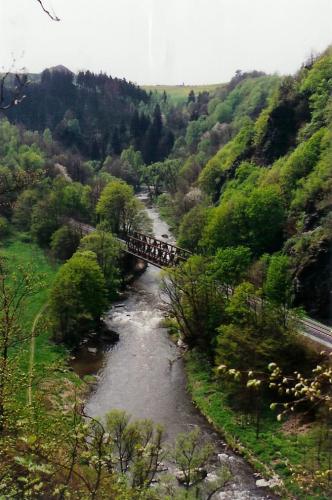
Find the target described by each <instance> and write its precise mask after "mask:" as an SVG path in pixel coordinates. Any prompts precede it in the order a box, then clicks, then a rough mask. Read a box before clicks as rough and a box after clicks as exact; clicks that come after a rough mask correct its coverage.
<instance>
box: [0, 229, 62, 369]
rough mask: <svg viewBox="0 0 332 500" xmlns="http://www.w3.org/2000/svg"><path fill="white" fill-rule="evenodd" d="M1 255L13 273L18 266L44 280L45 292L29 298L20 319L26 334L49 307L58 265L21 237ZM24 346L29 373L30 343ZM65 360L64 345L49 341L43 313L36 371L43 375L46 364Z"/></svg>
mask: <svg viewBox="0 0 332 500" xmlns="http://www.w3.org/2000/svg"><path fill="white" fill-rule="evenodd" d="M0 254H1V255H4V256H5V257H7V259H8V261H7V265H8V268H9V270H10V271H12V272H14V271H15V270H16V269H17V267H18V266H23V267H24V268H25V269H29V270H30V271H31V272H32V273H33V274H36V275H37V274H38V275H39V274H40V275H41V277H42V281H43V287H42V289H41V290H40V292H39V293H37V294H36V295H33V296H32V297H29V299H28V300H27V302H26V304H25V307H24V311H23V314H22V317H21V327H22V329H23V330H24V331H25V332H27V333H29V332H31V329H32V326H33V323H34V320H35V318H36V316H37V315H38V313H39V312H40V311H41V310H42V309H43V308H44V307H45V305H46V304H47V300H48V296H49V291H50V287H51V285H52V282H53V280H54V277H55V274H56V272H57V267H58V266H57V265H55V264H52V263H51V262H50V261H49V259H48V258H47V257H46V256H45V254H44V252H43V251H42V250H41V249H40V248H39V247H38V246H37V245H36V244H35V243H30V242H26V241H25V240H24V237H22V235H20V234H18V235H16V234H15V235H13V236H12V237H11V238H10V239H9V240H7V241H6V242H5V244H3V245H2V247H0ZM21 347H23V349H22V351H21V355H22V358H21V366H22V368H23V369H24V371H26V370H28V363H29V357H30V348H31V344H30V341H29V342H27V343H26V344H25V345H24V346H21ZM66 357H67V350H66V349H65V348H64V347H63V346H58V345H55V344H54V343H52V342H51V341H50V332H49V328H48V326H47V323H45V315H44V314H41V315H40V319H39V321H38V325H36V339H35V354H34V369H35V371H36V372H42V371H43V368H44V365H45V364H48V365H49V364H52V363H55V362H60V363H61V362H62V361H63V359H64V358H66Z"/></svg>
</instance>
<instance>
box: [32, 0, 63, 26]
mask: <svg viewBox="0 0 332 500" xmlns="http://www.w3.org/2000/svg"><path fill="white" fill-rule="evenodd" d="M37 2H38V3H39V5H40V6H41V8H42V9H43V11H44V12H45V14H47V15H48V17H49V18H50V19H52V21H60V18H59V17H58V16H56V15H55V14H51V12H50V11H49V10H47V9H46V8H45V6H44V4H43V2H42V0H37Z"/></svg>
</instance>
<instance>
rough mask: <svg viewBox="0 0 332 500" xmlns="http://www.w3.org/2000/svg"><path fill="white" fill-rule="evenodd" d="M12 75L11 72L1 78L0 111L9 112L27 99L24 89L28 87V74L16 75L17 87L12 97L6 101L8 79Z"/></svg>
mask: <svg viewBox="0 0 332 500" xmlns="http://www.w3.org/2000/svg"><path fill="white" fill-rule="evenodd" d="M9 75H10V73H9V71H7V73H5V74H4V75H3V76H2V77H1V78H0V111H7V110H8V109H10V108H12V107H14V106H17V104H19V103H20V102H22V101H23V99H24V98H25V95H24V88H25V87H26V86H27V85H28V77H27V75H26V74H22V75H19V74H18V73H16V74H15V86H14V89H13V91H12V95H11V96H10V97H9V98H8V100H7V99H6V95H5V94H6V79H7V78H8V76H9Z"/></svg>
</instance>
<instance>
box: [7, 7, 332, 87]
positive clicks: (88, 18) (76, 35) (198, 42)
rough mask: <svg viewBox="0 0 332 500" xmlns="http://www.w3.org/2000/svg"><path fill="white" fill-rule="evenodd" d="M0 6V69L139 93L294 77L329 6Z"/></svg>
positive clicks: (319, 41) (318, 39)
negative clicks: (105, 79)
mask: <svg viewBox="0 0 332 500" xmlns="http://www.w3.org/2000/svg"><path fill="white" fill-rule="evenodd" d="M44 3H45V6H47V7H53V9H54V11H55V12H56V14H57V15H58V16H59V17H60V18H61V22H58V23H57V22H52V21H51V20H49V19H48V18H47V16H46V15H45V14H43V13H42V11H41V9H40V7H39V6H38V3H37V0H0V37H1V39H0V67H4V68H8V67H10V65H11V61H12V59H13V56H14V57H15V59H16V60H17V62H16V67H17V68H20V67H22V66H25V67H26V68H27V69H28V70H29V71H30V72H39V71H41V70H42V69H44V68H45V67H49V66H54V65H58V64H63V65H65V66H67V67H68V68H70V69H72V70H73V71H77V70H79V69H90V70H93V71H100V70H103V71H106V72H107V73H111V74H112V75H113V76H119V77H125V78H127V79H130V80H133V81H135V82H137V83H140V84H143V83H145V84H157V83H158V84H181V83H183V82H185V83H186V84H199V83H220V82H224V81H227V80H229V79H230V78H231V77H232V76H233V74H234V72H235V70H237V69H242V70H251V69H257V70H263V71H266V72H279V73H281V74H285V73H293V72H295V71H296V70H297V68H298V67H299V66H300V64H301V63H302V62H303V60H304V59H305V58H306V57H307V56H308V55H309V54H310V52H311V51H321V50H323V49H325V48H326V47H327V45H329V44H330V43H331V42H332V0H45V1H44Z"/></svg>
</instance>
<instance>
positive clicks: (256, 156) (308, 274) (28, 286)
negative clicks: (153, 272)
mask: <svg viewBox="0 0 332 500" xmlns="http://www.w3.org/2000/svg"><path fill="white" fill-rule="evenodd" d="M331 91H332V51H331V49H330V48H328V49H327V50H326V51H325V52H324V53H322V54H320V55H319V56H317V57H312V58H310V59H309V60H308V61H306V62H305V63H304V64H303V65H302V67H301V68H300V69H299V71H298V72H297V73H296V74H295V75H294V76H286V77H280V76H277V75H266V74H264V73H262V72H258V71H252V72H241V71H238V72H237V73H236V74H235V76H234V77H233V78H232V80H231V81H230V82H229V83H227V84H223V85H220V86H218V87H217V88H216V89H214V90H211V89H210V90H209V91H205V90H200V91H199V92H198V93H197V92H196V93H195V91H194V90H192V91H190V93H189V94H188V95H187V96H186V97H185V98H183V99H173V98H172V95H171V94H167V93H166V92H162V93H160V92H158V91H155V92H152V91H150V92H149V93H147V92H146V91H144V90H143V89H141V88H140V87H138V86H136V85H134V84H132V83H130V82H127V81H126V80H120V79H117V78H113V77H111V76H108V75H106V74H94V73H91V72H89V71H87V72H80V73H78V74H77V75H74V74H73V73H72V72H70V71H69V70H67V69H66V68H64V67H62V66H58V67H55V68H50V69H47V70H45V71H44V72H43V73H42V74H41V75H40V76H38V77H35V78H34V79H33V81H31V82H30V83H29V84H28V85H27V87H26V89H25V94H26V97H25V99H24V100H23V101H22V102H20V103H19V104H18V105H17V106H13V107H12V108H11V109H9V110H8V111H7V112H6V116H4V117H3V118H1V120H0V238H1V241H2V245H3V256H2V257H1V261H0V266H1V270H0V275H1V277H0V285H1V286H0V288H1V290H0V296H1V304H2V312H1V313H0V321H1V326H0V331H1V342H0V439H1V450H0V452H1V456H2V465H0V496H1V495H4V496H3V497H4V498H123V499H125V498H151V499H152V498H179V499H180V498H195V496H194V495H195V493H194V488H192V486H193V485H197V484H199V483H200V481H202V477H201V474H200V471H201V469H202V467H203V466H204V464H205V462H206V460H207V458H208V456H209V454H210V453H211V450H210V449H209V447H208V446H205V447H204V446H200V447H199V446H198V441H199V439H198V435H197V434H196V433H195V432H193V433H189V434H188V435H187V436H179V438H178V441H177V443H176V445H175V448H174V449H173V450H172V451H171V452H170V455H171V456H172V458H173V460H174V461H175V463H176V464H177V466H178V467H179V468H180V469H181V471H182V472H183V476H184V478H182V479H183V480H182V483H183V484H184V489H183V488H182V489H181V488H180V489H172V488H173V486H172V488H171V487H170V486H169V488H168V489H167V488H166V486H165V484H163V485H162V486H160V487H159V486H158V487H157V488H150V486H151V484H152V483H153V482H154V480H155V477H156V474H158V467H159V465H160V461H161V456H162V455H163V452H164V450H163V446H162V444H161V443H162V432H161V430H160V429H159V428H158V427H157V426H155V425H154V424H152V423H151V422H134V423H133V422H129V417H128V416H127V415H125V414H124V413H121V412H116V411H114V412H113V413H111V414H109V415H108V416H107V421H106V423H105V425H102V424H101V423H100V422H99V421H97V420H94V419H90V420H89V419H88V418H87V416H86V415H84V413H82V412H80V411H78V407H81V397H82V393H83V392H84V390H85V389H84V387H82V385H83V383H82V382H79V381H77V380H76V379H75V377H74V375H72V374H69V375H66V373H67V374H68V367H67V365H66V355H67V354H66V353H68V351H66V349H67V348H68V347H69V348H73V347H75V346H77V345H78V344H79V343H80V342H81V341H82V339H84V338H85V336H86V335H88V334H89V333H91V331H94V330H102V329H103V328H104V326H103V324H102V321H101V317H102V315H103V313H104V312H105V311H106V310H107V307H108V305H109V304H110V302H111V301H114V300H115V299H116V298H117V297H118V296H119V293H120V292H121V290H123V287H124V286H125V285H124V284H125V281H126V278H125V275H126V273H127V272H128V267H129V265H130V262H129V261H128V258H127V257H126V256H125V253H124V249H123V246H122V244H121V242H120V241H119V240H118V239H117V236H118V235H120V234H122V233H123V232H124V231H128V230H133V229H134V230H138V231H144V232H146V233H150V232H151V222H150V221H149V220H148V218H147V216H146V213H145V210H144V205H143V204H142V203H141V201H139V200H138V199H137V197H136V196H135V193H137V192H138V191H139V190H140V189H141V188H142V187H145V188H146V189H148V191H149V194H150V197H151V200H153V201H154V203H155V204H156V205H157V206H158V208H159V210H160V213H161V214H162V216H163V217H164V218H165V219H166V220H167V222H168V224H169V225H170V226H171V228H172V231H173V232H174V234H175V235H176V237H177V243H178V245H179V246H180V247H183V248H185V249H188V250H190V252H192V254H193V255H192V256H191V257H190V258H189V259H188V260H187V261H186V262H185V263H183V264H181V265H179V266H177V267H174V268H172V269H169V270H167V271H165V272H164V275H163V280H162V287H163V291H164V293H165V294H166V295H167V297H168V315H167V319H166V323H167V326H168V328H169V331H170V333H171V335H172V336H173V337H174V338H176V339H180V340H181V342H184V344H185V345H186V346H187V347H188V353H187V354H186V356H187V358H186V359H187V369H188V377H189V386H190V390H191V392H192V394H193V398H194V399H195V401H196V403H197V405H198V406H199V407H200V409H201V410H202V411H203V413H205V414H206V415H207V416H208V418H209V419H211V420H212V421H213V422H214V423H215V425H216V427H218V426H219V428H223V431H224V432H225V434H232V435H233V445H234V447H235V448H237V449H241V446H240V445H239V442H238V441H239V439H240V440H241V441H244V442H245V446H244V448H245V447H246V448H247V450H249V452H248V453H247V458H248V456H249V455H250V457H251V454H252V450H254V451H253V453H254V454H255V453H256V454H257V456H258V457H259V460H261V462H262V463H266V462H269V461H273V460H274V463H273V464H272V465H273V468H274V472H273V473H277V474H280V476H281V478H282V480H283V481H284V483H283V485H282V487H280V484H278V486H279V487H280V489H279V493H280V494H281V495H284V497H285V498H286V493H285V491H286V490H288V492H289V491H290V492H291V493H292V494H293V495H297V497H298V498H322V499H324V498H329V496H330V493H331V470H330V469H331V466H330V464H331V456H332V444H331V443H332V434H331V412H330V410H331V368H330V367H329V366H330V365H329V363H328V361H327V355H326V354H325V353H322V354H321V355H319V354H318V353H317V349H312V347H308V345H307V344H306V343H305V342H304V341H303V339H302V338H301V337H300V336H299V335H298V333H297V332H298V321H299V318H301V317H302V316H303V315H309V316H311V317H313V318H316V319H319V320H320V321H323V322H325V323H327V324H330V323H331V294H332V279H331V271H330V269H331V262H332V219H331V205H332V184H331V179H332V141H331V133H332V131H331V126H332V98H331ZM6 92H8V94H9V95H10V93H11V92H12V88H11V85H10V83H9V84H8V86H7V87H6ZM79 223H86V224H90V225H92V226H94V227H95V228H96V231H94V232H93V233H91V234H88V235H85V236H83V235H82V233H80V230H79ZM25 244H28V245H30V247H31V248H33V249H34V250H33V252H34V260H35V262H36V264H37V267H38V262H39V267H40V268H45V269H46V273H40V272H39V271H38V269H37V268H36V269H29V266H28V268H27V267H26V265H27V262H26V261H25V260H24V259H25V257H24V251H23V248H25V247H24V245H25ZM13 249H14V250H13ZM13 252H14V253H13ZM45 256H46V257H45ZM13 257H15V258H13ZM43 259H46V260H45V261H44V260H43ZM42 262H43V264H41V263H42ZM50 263H51V264H52V265H50ZM43 289H47V290H48V292H47V297H44V302H45V304H47V305H46V306H45V307H46V312H45V314H43V317H44V316H45V319H44V320H43V324H42V326H41V327H40V329H41V331H42V333H40V337H39V339H40V340H39V342H40V346H39V348H40V352H41V353H42V355H41V357H40V359H39V358H38V361H37V362H36V366H35V367H34V369H33V370H32V369H31V366H30V365H29V357H28V354H27V352H28V347H27V343H29V342H30V341H31V338H34V331H35V322H34V321H32V319H33V318H35V317H37V316H38V315H37V316H35V314H37V312H38V310H35V314H33V318H31V317H29V314H28V313H27V311H29V307H30V308H31V305H30V306H29V304H31V303H33V298H34V297H35V296H36V295H37V294H38V293H39V294H40V292H41V290H43ZM38 300H39V299H38ZM31 301H32V302H31ZM40 306H42V304H40ZM43 346H44V347H43ZM64 346H66V347H64ZM43 349H45V352H44V351H43ZM318 363H319V364H318ZM28 366H30V368H29V369H28V368H27V367H28ZM294 372H295V374H296V375H295V381H294V380H293V379H294ZM44 379H46V380H48V379H49V381H46V382H45V380H44ZM23 388H24V391H23ZM65 389H66V390H65ZM25 391H27V394H28V399H29V404H28V405H26V404H25V395H24V394H23V392H24V393H25ZM57 391H58V393H59V395H60V394H61V396H59V398H56V397H54V398H52V397H51V396H50V393H54V394H56V393H57ZM204 391H206V392H204ZM32 393H33V394H34V398H33V402H32V400H31V394H32ZM63 394H66V397H67V399H68V400H70V401H71V405H69V403H68V402H66V397H64V396H63ZM276 399H277V400H278V403H275V401H276ZM279 402H280V405H281V409H280V411H279V412H278V420H282V419H283V418H285V419H287V418H288V414H289V413H296V416H297V418H298V420H299V421H301V422H302V420H301V419H303V420H305V423H306V425H308V427H309V428H310V432H309V434H308V435H307V434H306V435H304V436H303V437H301V436H300V437H299V438H298V439H295V438H294V439H293V437H289V438H287V436H286V437H285V436H284V435H283V434H282V432H281V431H280V427H278V428H277V427H276V425H279V423H277V419H276V418H275V417H276V415H272V418H271V416H269V417H266V413H267V412H268V408H269V406H271V408H272V410H273V409H276V407H278V408H279ZM223 405H224V407H225V408H228V409H229V413H227V412H226V410H225V413H223V410H221V409H220V408H222V407H223ZM72 407H74V411H71V410H70V409H71V408H72ZM227 411H228V410H227ZM232 412H233V413H232ZM234 415H235V416H234ZM240 417H241V419H242V417H243V418H244V419H247V420H248V422H249V423H248V428H246V426H245V424H242V423H241V424H238V421H239V419H240ZM241 422H242V420H241ZM308 422H309V423H308ZM280 425H281V424H280ZM262 429H263V430H262ZM277 433H278V434H277ZM239 435H240V437H239ZM262 435H263V437H262ZM234 436H236V437H235V438H234ZM301 439H302V440H301ZM229 440H230V441H231V438H229ZM261 442H263V443H265V449H264V450H263V448H264V444H262V445H261ZM301 446H305V447H306V450H307V454H308V457H310V460H308V462H305V459H304V458H303V450H302V454H301V453H300V451H299V449H300V448H301ZM124 450H125V451H124ZM183 450H191V451H190V453H189V458H188V455H186V454H185V457H184V456H183V455H181V452H182V451H183ZM195 450H196V451H195ZM276 450H278V451H277V453H278V460H276V459H275V456H276V455H275V453H276ZM241 451H242V453H243V454H244V455H246V452H245V451H244V450H243V449H241ZM49 457H51V458H49ZM273 457H274V458H273ZM61 462H62V465H61ZM256 462H257V461H256ZM256 462H255V459H252V457H251V463H254V464H255V466H256V468H257V467H258V466H257V463H256ZM258 468H259V467H258ZM227 477H228V476H227V473H226V472H225V471H224V475H222V477H220V478H218V480H219V481H220V484H219V483H218V485H217V486H215V488H216V491H217V490H218V489H220V488H221V487H222V484H224V483H225V482H226V481H227ZM304 492H305V493H304ZM209 494H210V493H207V494H206V498H211V497H209ZM303 494H305V495H311V496H308V497H304V496H301V495H303ZM190 495H192V496H190ZM299 495H300V496H299ZM204 498H205V497H204Z"/></svg>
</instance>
